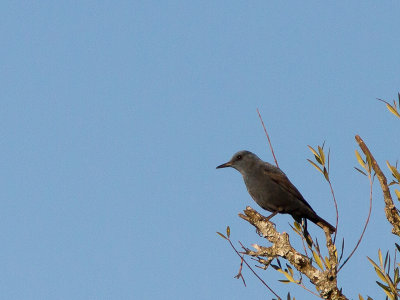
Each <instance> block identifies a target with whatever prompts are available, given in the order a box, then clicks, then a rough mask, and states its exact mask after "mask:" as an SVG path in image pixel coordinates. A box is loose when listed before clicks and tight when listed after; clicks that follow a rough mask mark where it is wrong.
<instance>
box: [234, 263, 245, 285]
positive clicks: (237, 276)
mask: <svg viewBox="0 0 400 300" xmlns="http://www.w3.org/2000/svg"><path fill="white" fill-rule="evenodd" d="M243 261H244V258H243V256H242V260H241V262H240V267H239V272H238V273H237V275H236V276H235V278H237V279H239V278H242V280H243V284H244V286H245V287H247V285H246V281H245V280H244V277H243V274H242V269H243Z"/></svg>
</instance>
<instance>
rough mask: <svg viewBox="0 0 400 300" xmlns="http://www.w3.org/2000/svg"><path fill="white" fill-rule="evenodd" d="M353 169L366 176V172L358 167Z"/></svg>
mask: <svg viewBox="0 0 400 300" xmlns="http://www.w3.org/2000/svg"><path fill="white" fill-rule="evenodd" d="M354 169H356V170H357V171H358V172H360V173H361V174H363V175H365V176H368V175H367V174H365V173H364V171H361V170H360V169H359V168H357V167H354Z"/></svg>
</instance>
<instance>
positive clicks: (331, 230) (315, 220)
mask: <svg viewBox="0 0 400 300" xmlns="http://www.w3.org/2000/svg"><path fill="white" fill-rule="evenodd" d="M310 221H311V222H313V223H315V224H317V225H318V226H319V227H321V228H322V229H324V228H328V229H329V233H331V234H332V233H334V232H335V231H336V229H335V227H333V226H332V225H331V224H329V223H328V222H327V221H325V220H324V219H322V218H321V217H320V216H318V215H315V217H314V218H312V219H310Z"/></svg>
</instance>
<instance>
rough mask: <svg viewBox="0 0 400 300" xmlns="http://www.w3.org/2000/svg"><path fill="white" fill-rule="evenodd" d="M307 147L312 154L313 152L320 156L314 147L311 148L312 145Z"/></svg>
mask: <svg viewBox="0 0 400 300" xmlns="http://www.w3.org/2000/svg"><path fill="white" fill-rule="evenodd" d="M307 146H308V148H310V150H311V152H312V153H313V154H314V155H315V156H319V155H318V153H317V151H315V150H314V148H313V147H311V146H310V145H307Z"/></svg>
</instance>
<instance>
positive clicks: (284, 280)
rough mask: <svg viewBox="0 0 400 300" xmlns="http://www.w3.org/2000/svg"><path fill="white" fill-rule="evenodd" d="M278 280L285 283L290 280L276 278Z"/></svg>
mask: <svg viewBox="0 0 400 300" xmlns="http://www.w3.org/2000/svg"><path fill="white" fill-rule="evenodd" d="M278 281H280V282H282V283H285V284H287V283H289V282H290V281H289V280H286V279H278Z"/></svg>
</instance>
